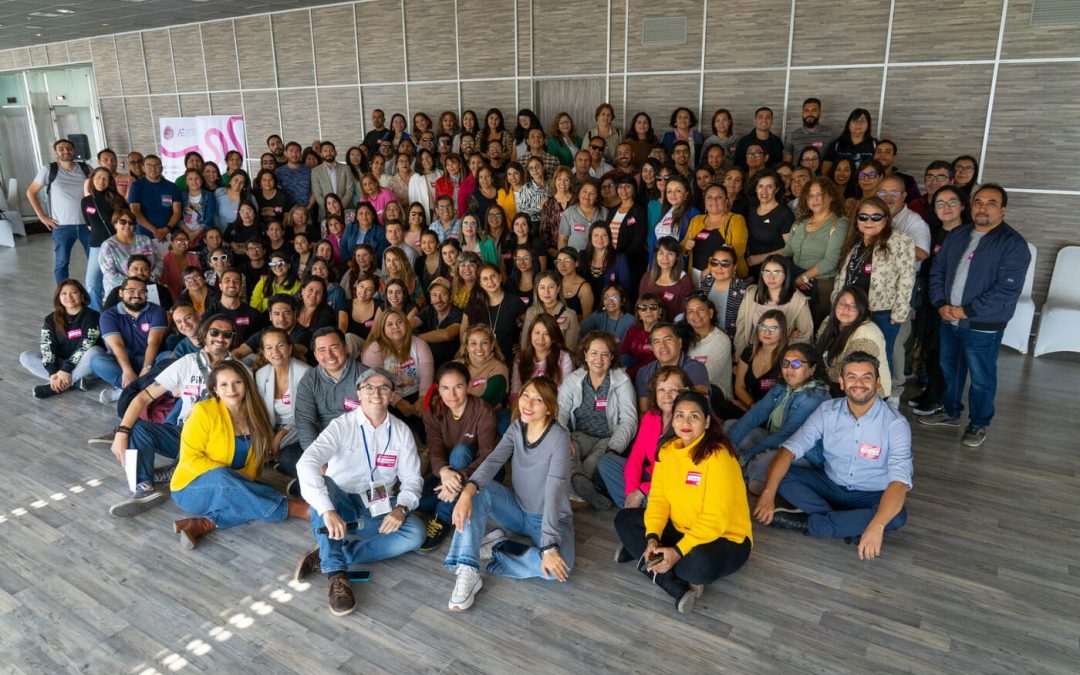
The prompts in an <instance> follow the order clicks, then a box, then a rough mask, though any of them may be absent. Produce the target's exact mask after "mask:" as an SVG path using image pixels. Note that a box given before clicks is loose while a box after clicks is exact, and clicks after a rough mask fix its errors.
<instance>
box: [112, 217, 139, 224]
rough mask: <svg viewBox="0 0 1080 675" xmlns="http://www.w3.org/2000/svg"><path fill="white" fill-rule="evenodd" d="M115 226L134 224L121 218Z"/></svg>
mask: <svg viewBox="0 0 1080 675" xmlns="http://www.w3.org/2000/svg"><path fill="white" fill-rule="evenodd" d="M116 224H117V225H134V224H135V223H133V222H132V221H130V220H128V219H127V218H121V219H120V220H118V221H116Z"/></svg>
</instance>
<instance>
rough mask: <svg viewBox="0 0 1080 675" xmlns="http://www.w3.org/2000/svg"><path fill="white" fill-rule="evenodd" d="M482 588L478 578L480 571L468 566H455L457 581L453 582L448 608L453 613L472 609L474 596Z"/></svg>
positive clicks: (482, 584)
mask: <svg viewBox="0 0 1080 675" xmlns="http://www.w3.org/2000/svg"><path fill="white" fill-rule="evenodd" d="M483 586H484V581H483V579H481V578H480V570H478V569H476V568H475V567H469V566H468V565H458V566H457V581H456V582H454V591H453V592H452V593H451V594H450V602H449V603H448V605H447V606H448V607H449V608H450V609H451V610H452V611H454V612H463V611H465V610H466V609H468V608H470V607H472V604H473V601H474V600H475V599H476V594H477V593H479V592H480V589H481V588H482V587H483Z"/></svg>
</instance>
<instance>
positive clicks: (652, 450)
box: [623, 410, 663, 495]
mask: <svg viewBox="0 0 1080 675" xmlns="http://www.w3.org/2000/svg"><path fill="white" fill-rule="evenodd" d="M662 425H663V421H662V419H661V417H660V414H659V413H656V412H653V411H651V410H650V411H649V412H647V413H645V416H644V417H642V418H641V424H640V425H639V426H638V433H637V437H636V438H635V439H634V445H633V447H631V448H630V457H629V458H628V459H627V460H626V468H625V469H624V470H623V477H624V478H625V479H626V494H627V495H629V494H630V493H631V492H633V491H634V490H641V491H642V492H643V493H645V494H646V495H648V494H649V487H650V486H651V485H652V472H653V465H655V464H656V451H657V449H658V448H657V445H658V442H659V441H660V435H661V433H662V432H663V426H662Z"/></svg>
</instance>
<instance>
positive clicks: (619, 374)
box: [559, 367, 638, 452]
mask: <svg viewBox="0 0 1080 675" xmlns="http://www.w3.org/2000/svg"><path fill="white" fill-rule="evenodd" d="M608 374H609V375H610V376H611V383H610V385H609V386H608V401H607V407H606V408H605V409H604V412H605V413H606V414H607V423H608V430H609V431H611V439H610V440H609V441H608V449H609V450H614V451H616V452H622V451H623V450H626V449H627V448H629V447H630V444H631V443H633V442H634V435H635V434H637V427H638V417H637V395H636V394H635V393H634V384H633V382H631V381H630V376H629V375H627V374H626V371H625V370H623V369H622V368H612V369H611V370H609V371H608ZM588 376H589V369H588V368H585V367H582V368H578V369H577V370H575V371H574V372H572V373H570V375H568V376H567V377H566V379H565V380H563V383H562V385H561V386H559V424H561V425H563V426H564V427H566V428H567V429H571V430H573V428H574V427H573V425H572V424H571V422H570V414H571V413H572V412H573V411H575V410H577V409H578V406H580V405H581V399H582V384H583V383H584V382H585V378H586V377H588Z"/></svg>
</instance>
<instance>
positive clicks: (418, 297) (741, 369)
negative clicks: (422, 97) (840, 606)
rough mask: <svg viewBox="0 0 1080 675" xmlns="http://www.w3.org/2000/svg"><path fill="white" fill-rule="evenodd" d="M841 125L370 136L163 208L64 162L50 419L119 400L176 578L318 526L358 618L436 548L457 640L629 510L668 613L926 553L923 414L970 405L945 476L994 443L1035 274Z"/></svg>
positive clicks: (876, 145) (142, 182)
mask: <svg viewBox="0 0 1080 675" xmlns="http://www.w3.org/2000/svg"><path fill="white" fill-rule="evenodd" d="M821 116H822V104H821V101H819V100H817V99H813V98H812V99H807V101H806V102H805V103H804V105H803V110H802V120H803V125H802V126H801V127H800V128H798V129H796V130H794V131H793V132H792V133H790V134H789V135H788V138H786V139H781V138H780V137H779V136H777V135H776V134H775V133H774V132H773V131H772V124H773V112H772V110H770V109H769V108H764V107H763V108H760V109H758V110H757V111H756V113H755V116H754V119H753V129H752V130H751V131H749V133H747V134H745V135H742V136H739V135H737V134H735V132H734V120H733V118H732V115H731V113H730V112H729V111H727V110H725V109H720V110H717V111H716V112H715V114H714V115H713V116H712V117H711V120H710V122H709V129H708V133H702V132H701V131H699V130H698V121H697V118H696V115H695V114H694V113H693V112H692V111H691V110H689V109H688V108H685V107H680V108H678V109H676V110H675V111H674V112H673V113H672V114H671V118H670V122H669V124H670V130H667V131H666V132H664V133H659V132H658V131H657V130H656V129H654V127H653V121H652V119H651V118H650V117H649V115H647V114H646V113H638V114H636V115H634V117H633V121H632V123H631V125H630V127H629V128H627V129H625V130H623V129H619V128H618V127H617V126H615V119H614V118H615V115H614V110H613V109H612V107H611V106H610V105H608V104H606V103H604V104H601V105H600V106H598V107H597V109H596V114H595V121H594V122H595V124H594V126H592V127H591V128H590V129H588V130H584V131H579V130H578V128H577V126H576V125H575V121H574V120H573V119H572V118H571V116H570V115H568V114H566V113H560V114H558V115H557V116H556V117H555V119H554V120H551V125H550V127H548V128H545V127H544V126H543V124H542V123H541V121H540V120H539V118H538V117H537V116H536V115H535V114H534V113H533V112H532V111H530V110H521V111H519V112H518V115H517V117H516V120H511V121H510V123H509V124H508V122H507V121H506V120H505V119H504V116H503V113H502V112H501V111H500V110H498V109H491V110H488V111H487V112H486V114H484V115H483V116H480V115H477V114H476V113H475V112H473V111H471V110H467V111H465V112H464V113H462V114H461V115H460V117H459V115H458V114H457V113H456V112H453V111H446V112H444V113H442V114H441V115H439V117H438V118H437V122H433V121H432V118H431V117H429V116H428V115H427V114H425V113H422V112H418V113H416V114H414V115H413V118H412V122H411V124H410V123H409V121H408V120H407V119H406V118H405V117H404V116H403V115H400V114H394V115H392V116H391V117H390V120H389V126H386V125H387V119H386V115H385V114H384V113H383V112H382V111H381V110H375V111H374V112H373V113H372V119H371V125H372V128H371V129H370V130H369V131H368V132H367V133H366V135H365V136H364V138H363V140H362V141H361V142H359V143H357V145H355V146H352V147H350V148H348V149H347V150H346V151H345V152H344V153H343V155H342V156H343V157H344V159H345V162H344V163H342V162H338V159H337V158H338V156H339V155H338V151H337V148H336V147H335V146H334V144H333V143H331V142H328V141H322V142H318V141H316V142H315V143H313V144H312V145H311V146H309V147H303V146H301V144H300V143H297V142H294V141H290V142H287V143H286V142H284V141H283V139H282V138H281V137H279V136H277V135H273V136H271V137H270V138H269V139H267V152H265V153H263V155H262V156H261V157H260V158H259V165H260V169H259V171H258V172H257V173H256V175H255V179H254V180H252V179H251V178H250V176H249V174H248V173H247V171H245V170H244V168H243V166H244V158H243V157H242V156H239V153H231V154H230V156H229V157H227V158H226V162H225V164H226V166H225V167H219V166H217V165H216V164H215V163H214V162H210V161H204V158H203V157H201V156H200V155H199V154H198V153H196V152H191V153H189V154H188V156H187V157H186V158H185V166H186V170H185V173H184V174H183V176H181V177H179V179H178V180H177V181H175V182H173V181H171V180H169V179H168V178H165V177H164V176H163V175H162V163H161V159H160V158H159V157H157V156H155V155H146V156H143V155H141V154H139V153H136V152H133V153H131V154H129V155H128V158H127V166H128V169H129V170H130V174H121V173H118V163H117V157H116V154H115V153H114V152H113V151H111V150H108V149H105V150H102V151H101V152H100V153H98V157H97V159H98V166H97V168H95V169H93V170H91V169H90V167H88V166H86V165H85V164H82V163H79V162H76V161H75V160H74V147H73V146H72V144H71V143H70V142H69V141H66V140H60V141H57V142H56V144H55V145H54V150H55V155H56V161H55V162H53V163H51V164H48V165H45V166H44V167H42V169H41V170H40V171H39V173H38V175H37V177H36V179H35V181H34V183H33V184H32V185H31V186H30V188H29V190H28V197H29V200H30V203H31V204H32V205H33V206H34V209H35V210H36V211H38V215H39V217H40V219H41V222H42V223H43V224H44V225H45V226H46V227H48V228H49V229H50V230H51V231H52V240H53V245H54V250H55V258H56V260H55V269H54V274H55V280H56V290H55V292H54V294H53V301H52V308H51V311H49V313H48V314H47V315H46V316H45V319H44V323H43V326H42V329H41V344H40V353H38V352H35V351H27V352H24V353H23V354H22V356H21V361H22V363H23V365H24V366H25V368H26V369H27V370H28V371H30V372H31V373H33V374H34V375H36V376H38V377H39V378H41V379H42V380H45V382H44V383H43V384H39V385H38V386H36V387H34V390H33V394H34V396H35V397H36V398H39V399H45V398H50V397H53V396H56V395H59V394H62V393H64V392H68V391H71V390H85V389H87V388H88V384H89V383H91V382H92V381H93V380H94V379H98V380H100V381H101V382H102V383H103V384H104V389H103V390H102V391H101V393H100V400H101V402H102V403H103V404H108V405H110V406H112V405H115V406H116V415H117V417H118V420H117V422H116V423H115V426H114V428H113V430H112V431H111V432H110V433H108V434H105V435H104V436H101V437H98V438H94V439H90V440H91V443H100V444H105V445H108V446H109V447H110V448H111V451H112V453H113V454H114V455H115V457H116V459H117V460H118V461H119V463H120V464H122V465H125V466H126V464H127V463H128V462H134V463H135V467H133V468H134V471H130V469H131V468H132V467H128V469H129V472H130V473H132V474H134V485H133V490H132V493H131V495H130V496H129V497H128V498H127V499H125V500H123V501H121V502H119V503H117V504H115V505H113V506H112V508H111V513H112V515H113V516H116V517H131V516H135V515H137V514H139V513H141V512H143V511H145V510H146V509H148V508H151V507H153V506H155V505H158V504H161V503H163V502H165V501H168V500H169V499H170V495H171V499H172V501H174V502H175V503H176V505H177V506H178V507H179V508H180V509H181V510H182V511H184V512H185V513H186V514H187V515H188V516H189V517H186V518H184V519H181V520H177V521H176V523H175V534H177V535H179V538H180V543H181V545H182V546H184V547H185V548H193V547H195V546H196V545H197V544H198V542H199V541H200V539H201V538H203V537H205V536H207V535H209V534H210V533H211V532H213V531H214V530H216V529H219V528H226V527H233V526H237V525H241V524H243V523H246V522H249V521H253V520H265V521H281V520H286V519H288V518H290V517H291V518H297V519H303V520H309V521H310V527H311V532H312V536H313V539H314V542H313V543H314V548H313V549H312V550H310V551H308V552H307V553H305V554H304V555H303V556H302V557H301V558H300V560H299V562H298V563H297V566H296V570H295V574H296V578H298V579H299V578H303V577H305V576H307V575H310V574H313V573H316V572H321V573H322V574H324V575H325V576H326V577H327V579H328V604H329V607H330V610H331V612H332V613H333V614H335V615H338V616H340V615H345V614H349V613H350V612H352V611H354V609H355V608H356V600H355V597H354V595H353V591H352V586H351V580H355V579H359V578H363V574H364V572H363V570H361V569H359V567H360V566H363V565H366V564H369V563H372V562H375V561H379V560H386V559H390V558H394V557H397V556H401V555H404V554H406V553H409V552H412V551H434V550H436V549H438V548H440V547H441V546H443V544H444V543H445V540H446V539H447V538H451V539H452V541H451V542H450V543H449V550H448V552H447V553H446V557H445V565H446V567H447V569H448V570H449V571H450V572H451V573H452V574H453V575H454V577H455V582H454V585H453V588H452V590H451V592H450V597H449V602H448V606H449V609H451V610H456V611H462V610H466V609H468V608H469V607H471V606H472V605H473V603H474V602H475V600H476V598H477V594H478V592H479V591H480V590H481V588H482V586H483V579H484V577H485V575H500V576H504V577H510V578H530V577H538V578H543V579H548V580H555V581H566V580H567V579H568V578H569V576H570V574H571V573H572V571H573V567H574V559H575V541H574V519H575V515H574V514H575V511H577V510H579V509H582V508H594V509H597V510H601V511H605V510H608V509H611V508H612V507H616V508H617V509H618V512H617V514H616V515H615V517H614V532H615V533H616V534H617V538H618V540H619V547H618V549H617V550H616V551H615V556H614V558H615V560H616V562H619V563H623V562H632V561H633V562H635V563H636V566H637V568H638V570H639V571H640V572H641V573H642V574H644V575H645V576H647V577H648V578H649V579H650V580H651V581H652V582H653V583H655V584H656V585H658V586H659V587H660V588H661V589H663V590H664V591H665V592H666V593H668V594H669V595H670V596H671V597H672V598H673V599H674V602H675V606H676V607H677V609H678V611H680V612H689V611H691V610H692V608H693V605H694V602H695V600H696V599H697V598H698V597H700V595H701V593H702V590H703V587H704V585H706V584H709V583H712V582H714V581H716V580H717V579H719V578H720V577H723V576H725V575H728V574H732V573H734V572H736V571H738V570H739V569H740V568H741V567H742V566H743V565H745V563H746V562H747V560H748V558H749V556H750V552H751V549H752V547H753V542H754V539H753V533H752V523H753V522H754V521H755V520H756V521H757V522H758V523H760V524H765V525H771V526H775V527H780V528H785V529H789V530H795V531H799V532H803V533H807V534H810V535H814V536H822V537H838V538H845V539H848V540H851V541H855V542H857V551H858V555H859V557H860V558H864V559H871V558H874V557H876V556H878V555H880V553H881V550H882V542H883V538H884V533H885V532H886V531H892V530H895V529H897V528H900V527H901V526H902V525H903V524H904V522H905V520H906V510H905V496H906V494H907V491H908V490H910V489H911V487H912V476H913V463H912V456H913V453H912V443H911V429H910V426H909V423H908V418H907V417H906V416H905V415H903V414H902V413H901V410H902V408H901V396H902V394H904V393H905V387H906V386H908V385H910V384H911V383H916V384H917V385H918V386H917V387H913V388H909V389H908V390H907V391H908V393H910V390H911V389H919V391H918V393H917V395H916V396H914V397H911V398H910V400H909V401H908V403H909V405H910V412H911V413H912V414H914V415H915V416H916V418H917V419H918V420H919V421H920V422H922V423H924V424H927V425H931V426H943V427H961V426H964V421H963V419H962V417H963V411H964V401H965V396H964V394H965V390H966V389H967V388H968V381H969V380H970V390H969V392H968V396H967V402H968V421H967V424H966V429H965V431H964V433H963V436H962V439H961V440H962V443H963V444H964V445H965V446H969V447H978V446H979V445H981V444H982V443H983V442H984V440H985V438H986V435H987V429H988V427H989V425H990V423H991V420H992V418H993V414H994V397H995V389H996V371H995V364H996V360H997V349H998V346H999V344H1000V342H1001V338H1002V332H1003V330H1004V328H1005V325H1006V323H1007V322H1008V320H1009V318H1010V317H1011V315H1012V312H1013V308H1014V306H1015V304H1016V300H1017V297H1018V295H1019V292H1020V288H1021V285H1022V283H1023V280H1024V274H1025V271H1026V269H1027V267H1028V263H1029V254H1028V249H1027V246H1026V244H1025V241H1024V239H1023V237H1022V236H1021V235H1020V234H1019V233H1018V232H1017V231H1016V230H1015V229H1013V228H1012V227H1011V226H1009V225H1008V224H1007V223H1006V222H1005V214H1006V210H1007V207H1008V195H1007V193H1006V191H1005V190H1004V189H1003V188H1001V187H1000V186H998V185H996V184H993V183H985V184H982V185H979V184H976V182H975V179H976V176H975V175H974V173H973V172H971V171H967V169H968V168H970V166H969V165H970V164H972V163H973V160H971V158H970V157H967V156H961V157H959V158H957V159H955V160H952V161H949V160H946V159H942V160H936V161H934V162H931V163H930V164H929V166H928V167H927V169H926V171H925V174H924V176H923V188H924V189H925V192H922V191H920V189H919V185H918V182H917V181H916V180H915V179H914V178H913V177H911V176H908V175H906V174H904V173H902V172H900V171H899V170H898V169H897V168H896V160H897V157H898V153H899V146H898V144H897V143H896V142H894V141H891V140H888V139H875V138H873V137H872V136H871V134H870V125H871V121H870V114H869V113H868V112H867V111H866V110H863V109H856V110H855V111H853V112H852V113H851V115H849V117H848V119H847V121H846V123H845V125H844V127H843V128H842V129H841V130H840V131H839V132H834V131H833V130H831V129H829V128H827V127H825V126H824V125H823V124H822V123H821ZM514 122H516V124H513V123H514ZM586 126H588V125H586ZM962 169H963V170H962ZM43 189H44V192H42V190H43ZM75 241H80V242H82V244H83V246H84V247H86V249H87V252H88V258H89V259H88V269H87V274H86V278H85V283H81V282H80V281H78V280H74V279H71V278H69V274H68V263H69V260H70V253H71V250H72V248H73V246H74V243H75ZM264 471H275V472H278V473H281V474H284V476H285V477H286V478H285V479H282V480H281V481H280V483H281V484H285V487H284V489H281V490H279V489H276V488H275V487H272V486H271V485H270V483H268V482H265V481H262V480H260V478H261V477H262V476H263V473H264ZM508 473H509V479H507V474H508ZM118 475H119V474H118ZM492 523H494V525H495V527H494V528H492V527H491V524H492Z"/></svg>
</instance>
